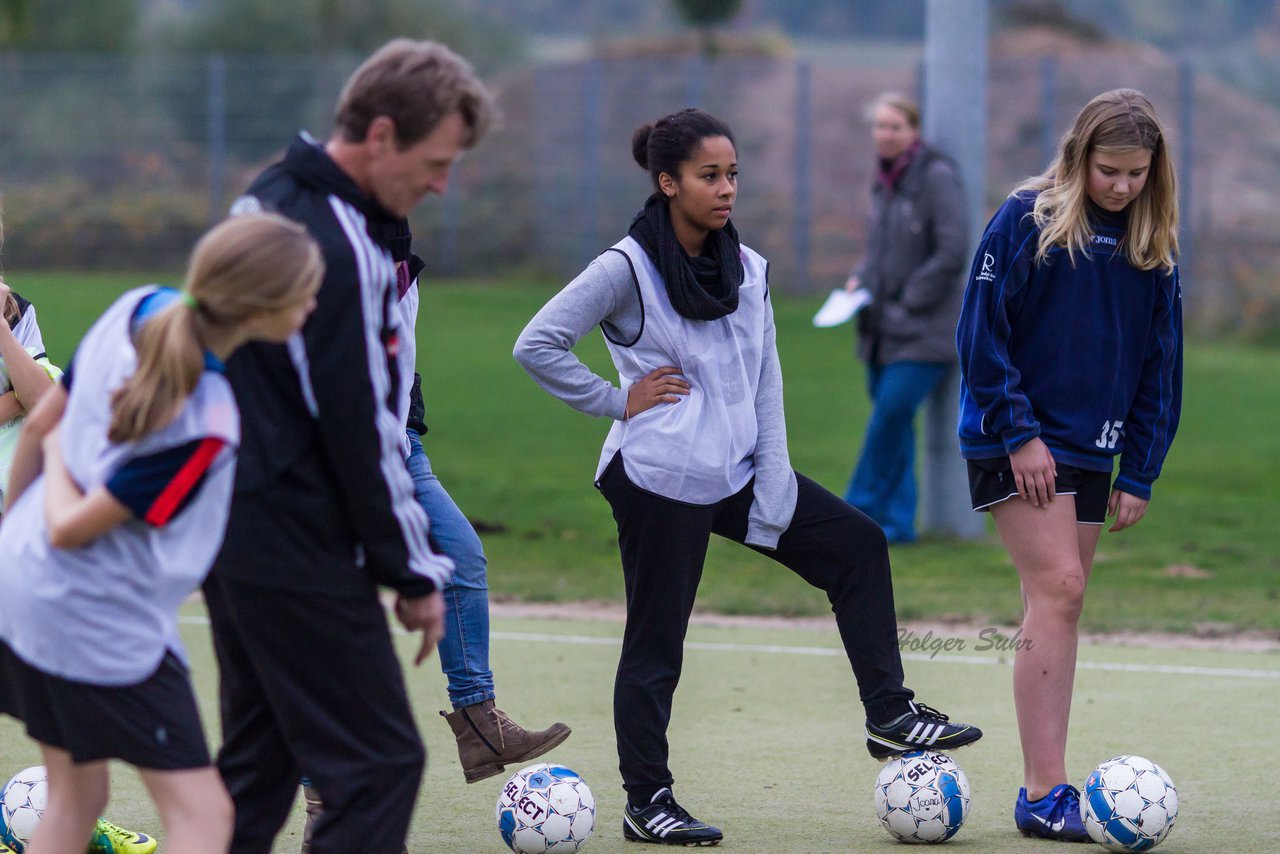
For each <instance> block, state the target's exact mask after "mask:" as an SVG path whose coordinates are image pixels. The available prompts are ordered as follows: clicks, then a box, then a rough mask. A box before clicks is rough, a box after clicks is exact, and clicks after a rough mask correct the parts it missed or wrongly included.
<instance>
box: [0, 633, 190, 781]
mask: <svg viewBox="0 0 1280 854" xmlns="http://www.w3.org/2000/svg"><path fill="white" fill-rule="evenodd" d="M0 712H4V713H7V714H9V715H12V716H13V717H15V718H17V719H18V720H20V721H22V722H23V723H24V724H26V727H27V735H29V736H31V737H32V738H34V739H35V740H36V741H38V742H40V743H41V744H47V745H49V746H51V747H57V748H61V749H62V750H65V751H67V752H68V753H70V754H71V759H72V760H73V761H74V762H98V761H101V760H104V759H121V760H123V761H125V762H128V763H129V764H130V765H133V766H135V767H138V768H147V769H154V770H160V771H178V770H187V769H192V768H204V767H207V766H209V765H210V759H209V746H208V744H207V743H206V742H205V738H204V728H203V727H202V726H201V724H200V712H199V710H198V709H197V708H196V698H195V693H194V692H193V691H192V689H191V680H190V678H189V677H188V675H187V669H186V667H184V666H183V664H182V662H181V661H179V660H178V658H177V656H175V655H174V654H173V653H171V652H166V653H165V657H164V659H163V660H161V662H160V666H159V667H157V668H156V672H155V673H153V674H151V675H150V676H149V677H147V678H146V679H145V680H143V681H142V682H139V683H138V684H137V685H124V686H109V687H108V686H103V685H90V684H88V683H85V682H73V681H71V680H69V679H63V678H61V677H59V676H53V675H51V674H48V673H45V672H44V671H42V670H40V669H39V668H36V667H33V666H31V665H30V664H27V663H26V662H25V661H23V660H22V659H20V658H19V657H18V656H17V655H16V654H15V653H14V652H13V650H12V649H10V648H9V645H8V644H6V643H4V642H3V641H0Z"/></svg>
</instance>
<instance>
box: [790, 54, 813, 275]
mask: <svg viewBox="0 0 1280 854" xmlns="http://www.w3.org/2000/svg"><path fill="white" fill-rule="evenodd" d="M795 109H796V119H795V146H796V154H795V182H796V186H795V204H794V214H793V216H792V220H791V251H792V256H791V257H792V263H793V265H794V268H793V270H792V272H791V284H792V287H793V288H794V289H796V290H799V291H807V290H808V284H809V230H810V220H811V211H810V208H811V206H812V195H813V194H812V192H811V187H810V177H809V176H810V173H811V172H812V170H811V168H810V164H811V161H812V158H813V132H812V130H811V128H812V126H813V75H812V74H811V73H810V69H809V63H808V62H806V61H805V60H803V59H802V60H800V61H799V62H797V63H796V108H795Z"/></svg>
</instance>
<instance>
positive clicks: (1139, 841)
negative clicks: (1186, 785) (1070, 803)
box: [1080, 756, 1178, 851]
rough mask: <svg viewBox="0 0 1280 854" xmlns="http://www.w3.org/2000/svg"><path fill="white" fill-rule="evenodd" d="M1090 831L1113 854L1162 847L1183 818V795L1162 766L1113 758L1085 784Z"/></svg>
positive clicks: (1083, 808) (1083, 805)
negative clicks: (1180, 802) (1180, 796)
mask: <svg viewBox="0 0 1280 854" xmlns="http://www.w3.org/2000/svg"><path fill="white" fill-rule="evenodd" d="M1080 812H1081V813H1082V816H1083V818H1084V827H1085V830H1087V831H1089V836H1090V837H1092V839H1093V841H1094V842H1096V843H1098V844H1099V845H1101V846H1102V847H1103V848H1106V849H1107V850H1108V851H1146V850H1147V849H1149V848H1154V847H1156V846H1157V845H1159V844H1160V843H1161V842H1162V841H1164V838H1165V837H1166V836H1168V835H1169V831H1171V830H1173V823H1174V821H1175V820H1176V819H1177V818H1178V790H1177V789H1176V788H1174V785H1173V780H1171V779H1170V778H1169V775H1168V774H1166V773H1165V772H1164V769H1163V768H1161V767H1160V766H1159V765H1157V764H1156V763H1154V762H1152V761H1151V760H1150V759H1144V758H1142V757H1141V756H1117V757H1116V758H1114V759H1108V760H1107V761H1106V762H1103V763H1102V764H1101V765H1099V766H1098V767H1097V768H1095V769H1093V771H1092V772H1091V773H1090V774H1089V777H1088V778H1087V779H1086V780H1085V781H1084V792H1083V793H1082V797H1081V804H1080Z"/></svg>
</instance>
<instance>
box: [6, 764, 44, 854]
mask: <svg viewBox="0 0 1280 854" xmlns="http://www.w3.org/2000/svg"><path fill="white" fill-rule="evenodd" d="M48 794H49V787H48V786H47V785H46V784H45V773H44V766H43V765H33V766H32V767H30V768H27V769H25V770H23V771H19V772H18V773H17V774H15V775H13V779H12V780H10V781H9V782H8V783H7V784H6V785H5V787H4V791H3V792H0V836H2V837H3V839H4V841H5V844H7V845H8V846H9V847H11V848H13V849H14V850H15V851H21V850H22V846H24V845H26V844H27V843H28V842H30V841H31V837H32V835H33V834H34V833H35V832H36V825H37V824H39V823H40V819H41V817H43V816H44V805H45V802H46V801H47V800H48Z"/></svg>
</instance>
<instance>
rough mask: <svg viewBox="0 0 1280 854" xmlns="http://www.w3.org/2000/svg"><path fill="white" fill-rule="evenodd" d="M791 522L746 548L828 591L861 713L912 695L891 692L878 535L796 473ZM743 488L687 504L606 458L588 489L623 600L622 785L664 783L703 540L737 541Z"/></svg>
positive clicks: (885, 564) (888, 615)
mask: <svg viewBox="0 0 1280 854" xmlns="http://www.w3.org/2000/svg"><path fill="white" fill-rule="evenodd" d="M796 480H797V482H798V486H799V496H798V498H797V501H796V512H795V515H794V517H792V520H791V525H790V527H788V528H787V530H786V531H785V532H784V533H783V535H782V537H781V539H779V541H778V548H777V549H776V550H774V551H769V550H767V549H757V551H759V552H760V553H761V554H764V555H767V556H768V557H770V558H773V559H774V560H776V561H778V562H779V563H781V564H782V565H783V566H785V567H787V568H788V569H790V570H791V571H792V572H794V573H796V574H797V575H799V576H800V577H801V578H803V579H804V580H805V581H807V582H809V583H810V584H812V585H813V586H814V587H817V588H818V589H819V590H822V591H824V592H825V593H826V594H827V598H828V599H829V600H830V602H831V608H832V611H834V612H835V615H836V625H837V627H838V628H839V631H840V638H841V640H842V641H843V643H844V648H845V652H846V653H847V654H848V656H849V663H850V664H851V665H852V666H853V673H854V677H855V678H856V679H857V683H858V693H859V696H860V697H861V699H862V703H863V706H864V708H865V710H866V712H867V716H868V717H871V718H875V719H880V718H882V717H883V716H884V715H883V713H884V711H885V710H886V709H889V708H891V707H892V706H893V705H895V704H898V705H900V704H902V703H903V701H905V700H909V699H911V698H912V696H913V694H912V693H911V692H910V691H908V690H907V689H906V688H904V687H903V684H902V658H901V656H900V654H899V650H898V637H897V618H896V616H895V614H894V610H893V580H892V578H891V577H890V572H889V549H888V545H887V544H886V542H885V537H884V532H883V531H881V530H880V527H879V526H878V525H876V523H875V522H873V521H871V520H870V519H869V518H867V517H866V516H864V515H863V514H862V513H860V512H858V511H857V510H855V509H854V508H853V507H850V506H849V505H848V504H846V503H845V502H844V501H842V500H841V499H839V498H837V497H836V496H835V495H832V494H831V493H830V492H828V491H827V490H825V489H823V488H822V487H821V486H819V485H818V484H816V483H814V482H813V481H812V480H810V479H809V478H807V477H805V476H804V475H801V474H797V475H796ZM753 486H754V483H750V484H747V486H746V487H744V488H743V489H742V490H741V491H740V492H738V493H737V494H736V495H733V496H730V497H729V498H726V499H725V500H723V501H721V502H720V503H718V504H713V505H705V506H700V505H690V504H683V503H681V502H678V501H672V500H670V499H667V498H663V497H661V496H659V495H655V494H653V493H651V492H646V491H644V490H642V489H640V488H638V487H637V486H635V485H634V484H633V483H631V481H630V480H629V479H628V478H627V476H626V472H625V471H624V469H623V466H622V457H621V456H616V457H614V459H613V462H611V463H610V464H609V467H608V468H607V469H606V470H605V472H604V474H603V475H602V476H601V478H600V481H599V487H600V491H601V492H602V493H603V494H604V497H605V498H606V499H608V501H609V504H610V505H611V506H612V507H613V518H614V520H615V521H616V522H617V523H618V545H619V548H620V549H621V551H622V573H623V576H624V579H625V583H626V593H627V625H626V629H625V631H624V634H623V640H622V657H621V659H620V661H619V662H618V675H617V679H616V681H615V683H614V691H613V725H614V729H615V731H616V733H617V739H618V761H619V767H620V770H621V771H622V780H623V784H624V786H625V787H626V788H627V789H628V790H631V789H633V788H634V789H645V790H647V789H651V788H654V787H660V786H669V785H671V783H672V777H671V769H670V768H669V767H668V765H667V758H668V753H669V751H668V746H667V724H668V723H669V722H670V720H671V700H672V696H673V695H674V694H675V689H676V684H677V683H678V682H679V681H680V668H681V665H682V663H683V660H684V637H685V631H686V630H687V629H688V627H689V614H690V612H691V611H692V610H693V599H694V596H695V595H696V593H697V591H698V582H699V581H700V580H701V578H702V565H703V561H704V560H705V558H706V554H707V545H708V543H709V541H710V538H711V536H710V535H711V534H712V533H716V534H719V535H720V536H722V537H727V538H728V539H730V540H734V541H735V542H739V543H741V542H743V541H744V540H745V539H746V536H747V514H748V513H749V512H750V510H751V504H752V501H753V500H754V494H753V491H752V487H753Z"/></svg>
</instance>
